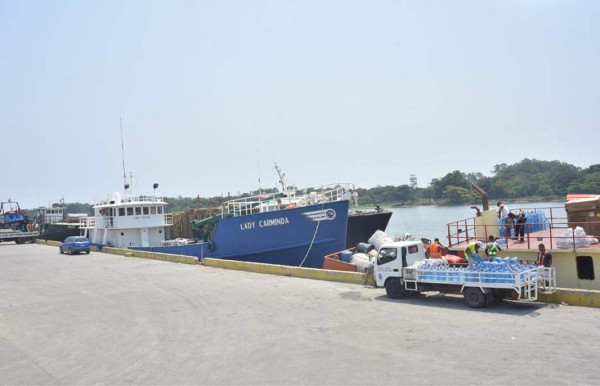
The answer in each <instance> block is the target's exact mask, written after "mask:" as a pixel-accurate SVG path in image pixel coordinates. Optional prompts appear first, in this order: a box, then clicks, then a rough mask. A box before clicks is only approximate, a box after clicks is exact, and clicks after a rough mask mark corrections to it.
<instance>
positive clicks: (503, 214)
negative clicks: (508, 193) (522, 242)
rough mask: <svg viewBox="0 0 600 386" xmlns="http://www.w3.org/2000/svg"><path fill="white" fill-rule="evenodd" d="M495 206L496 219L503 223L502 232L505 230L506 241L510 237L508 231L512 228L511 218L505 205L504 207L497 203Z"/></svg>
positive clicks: (499, 202)
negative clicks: (496, 206) (496, 207)
mask: <svg viewBox="0 0 600 386" xmlns="http://www.w3.org/2000/svg"><path fill="white" fill-rule="evenodd" d="M496 205H498V218H499V219H500V220H502V222H503V223H504V230H505V234H504V237H505V238H506V239H507V240H508V239H509V238H510V236H511V235H510V229H511V228H512V224H513V219H512V218H511V217H512V216H511V215H510V214H511V213H510V211H509V210H508V207H507V206H506V205H504V204H503V203H502V202H501V201H498V203H497V204H496ZM513 216H514V215H513Z"/></svg>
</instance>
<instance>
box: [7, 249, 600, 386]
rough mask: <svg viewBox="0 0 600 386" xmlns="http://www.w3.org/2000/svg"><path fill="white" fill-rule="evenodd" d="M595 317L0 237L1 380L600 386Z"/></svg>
mask: <svg viewBox="0 0 600 386" xmlns="http://www.w3.org/2000/svg"><path fill="white" fill-rule="evenodd" d="M599 322H600V309H594V308H583V307H573V306H562V305H545V304H538V303H517V302H507V301H505V302H501V303H498V304H493V305H491V306H490V307H488V308H485V309H479V310H473V309H470V308H468V307H467V306H466V305H465V304H464V302H463V299H462V298H461V297H457V296H452V295H446V296H443V295H439V294H437V293H431V294H428V295H420V296H417V297H414V298H411V299H408V300H389V299H388V298H387V297H386V296H385V291H384V290H383V289H375V288H371V287H365V286H359V285H352V284H340V283H332V282H323V281H316V280H308V279H299V278H291V277H282V276H271V275H264V274H254V273H247V272H239V271H229V270H222V269H215V268H208V267H203V266H191V265H183V264H175V263H168V262H162V261H153V260H144V259H137V258H128V257H121V256H113V255H108V254H103V253H94V252H92V254H90V255H78V256H66V255H59V253H58V248H57V247H49V246H43V245H35V244H25V245H15V244H0V383H1V384H261V385H264V384H310V385H324V384H377V385H382V384H444V385H448V384H461V385H462V384H493V385H496V384H518V385H522V384H544V385H547V384H600V370H599V369H598V364H597V363H598V358H600V343H599V342H600V328H599V325H600V323H599Z"/></svg>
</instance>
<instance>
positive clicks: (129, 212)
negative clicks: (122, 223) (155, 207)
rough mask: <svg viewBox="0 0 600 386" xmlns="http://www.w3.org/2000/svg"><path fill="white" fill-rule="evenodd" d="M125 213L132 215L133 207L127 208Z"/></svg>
mask: <svg viewBox="0 0 600 386" xmlns="http://www.w3.org/2000/svg"><path fill="white" fill-rule="evenodd" d="M127 215H128V216H133V208H132V207H129V208H127Z"/></svg>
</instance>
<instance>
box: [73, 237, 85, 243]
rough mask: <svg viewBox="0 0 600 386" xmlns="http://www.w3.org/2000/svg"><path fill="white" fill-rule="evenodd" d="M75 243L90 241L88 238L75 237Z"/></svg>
mask: <svg viewBox="0 0 600 386" xmlns="http://www.w3.org/2000/svg"><path fill="white" fill-rule="evenodd" d="M73 241H75V242H77V243H81V242H84V241H88V239H87V237H75V240H73Z"/></svg>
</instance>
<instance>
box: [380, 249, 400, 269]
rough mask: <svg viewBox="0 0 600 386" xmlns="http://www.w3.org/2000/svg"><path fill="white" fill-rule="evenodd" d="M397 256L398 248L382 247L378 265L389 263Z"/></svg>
mask: <svg viewBox="0 0 600 386" xmlns="http://www.w3.org/2000/svg"><path fill="white" fill-rule="evenodd" d="M396 257H397V252H396V248H382V249H381V250H380V251H379V256H378V257H377V265H382V264H387V263H389V262H391V261H394V260H396Z"/></svg>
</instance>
